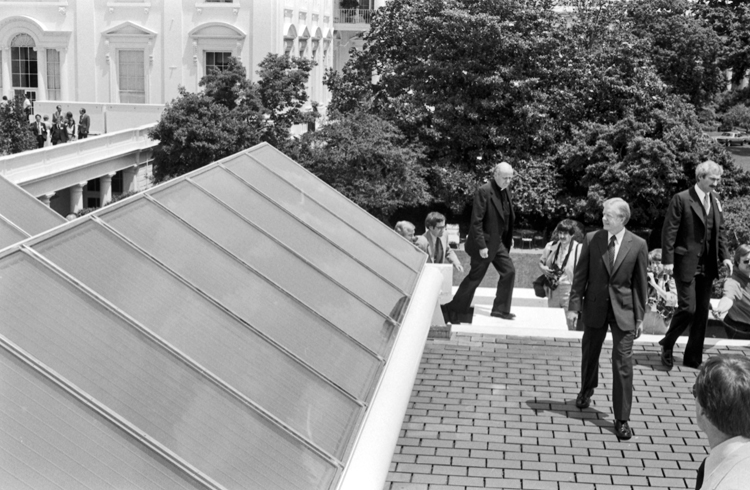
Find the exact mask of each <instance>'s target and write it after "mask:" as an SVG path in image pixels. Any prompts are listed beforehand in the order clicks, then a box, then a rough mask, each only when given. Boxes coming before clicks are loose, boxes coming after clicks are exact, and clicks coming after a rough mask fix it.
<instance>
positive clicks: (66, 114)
mask: <svg viewBox="0 0 750 490" xmlns="http://www.w3.org/2000/svg"><path fill="white" fill-rule="evenodd" d="M65 117H67V118H68V119H70V118H71V117H73V113H72V112H70V111H68V112H66V113H65Z"/></svg>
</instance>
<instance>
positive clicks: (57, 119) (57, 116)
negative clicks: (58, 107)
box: [52, 112, 65, 124]
mask: <svg viewBox="0 0 750 490" xmlns="http://www.w3.org/2000/svg"><path fill="white" fill-rule="evenodd" d="M61 119H65V116H63V113H62V112H60V113H57V112H54V113H53V114H52V124H57V123H58V122H60V120H61Z"/></svg>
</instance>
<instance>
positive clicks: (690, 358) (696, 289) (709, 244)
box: [659, 160, 732, 368]
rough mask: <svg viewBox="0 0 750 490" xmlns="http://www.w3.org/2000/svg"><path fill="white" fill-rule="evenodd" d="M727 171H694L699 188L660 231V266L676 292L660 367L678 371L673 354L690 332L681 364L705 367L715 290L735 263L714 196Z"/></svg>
mask: <svg viewBox="0 0 750 490" xmlns="http://www.w3.org/2000/svg"><path fill="white" fill-rule="evenodd" d="M722 173H723V169H722V168H721V166H720V165H719V164H717V163H716V162H713V161H711V160H707V161H705V162H703V163H701V164H700V165H698V167H697V168H696V169H695V177H696V180H697V184H696V185H695V186H693V187H691V188H690V189H687V190H685V191H682V192H679V193H677V194H675V195H674V197H672V201H671V202H670V203H669V208H668V209H667V215H666V216H665V218H664V226H663V227H662V239H661V242H662V253H661V262H662V264H664V270H665V271H667V272H669V273H673V275H674V279H675V284H676V286H677V311H676V312H675V314H674V316H673V317H672V321H671V323H670V324H669V329H668V330H667V333H666V334H665V335H664V338H663V339H661V340H660V341H659V343H660V344H661V362H662V364H664V365H665V366H667V367H672V366H673V365H674V359H673V358H672V349H673V348H674V344H675V342H676V341H677V339H678V337H679V336H680V335H681V334H682V333H683V332H684V331H685V329H686V328H688V327H690V337H689V338H688V343H687V347H685V355H684V357H683V360H682V364H683V365H685V366H688V367H692V368H698V367H699V366H700V365H701V363H702V362H703V341H704V339H705V336H706V324H707V323H708V311H709V309H710V300H711V286H712V285H713V281H714V279H716V278H717V277H718V276H719V263H720V262H724V263H725V264H726V265H727V267H728V268H729V274H730V275H731V273H732V260H731V258H730V256H729V250H728V249H727V244H726V240H725V238H724V214H723V213H722V211H721V204H720V203H719V200H718V199H716V196H715V195H713V192H712V191H715V190H716V188H717V187H718V185H719V183H720V182H721V174H722Z"/></svg>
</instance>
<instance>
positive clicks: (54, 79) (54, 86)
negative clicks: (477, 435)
mask: <svg viewBox="0 0 750 490" xmlns="http://www.w3.org/2000/svg"><path fill="white" fill-rule="evenodd" d="M47 99H49V100H60V52H59V51H58V50H56V49H48V50H47Z"/></svg>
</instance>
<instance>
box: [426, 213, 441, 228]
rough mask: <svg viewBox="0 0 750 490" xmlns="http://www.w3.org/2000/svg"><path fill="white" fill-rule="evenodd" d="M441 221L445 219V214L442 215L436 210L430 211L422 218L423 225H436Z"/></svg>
mask: <svg viewBox="0 0 750 490" xmlns="http://www.w3.org/2000/svg"><path fill="white" fill-rule="evenodd" d="M441 221H445V216H443V215H442V214H441V213H438V212H437V211H432V212H431V213H430V214H428V215H427V217H426V218H425V219H424V227H425V228H432V227H433V226H437V224H438V223H440V222H441Z"/></svg>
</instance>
